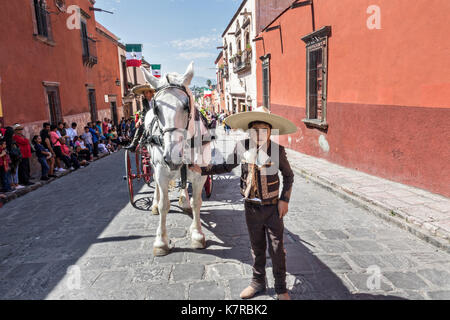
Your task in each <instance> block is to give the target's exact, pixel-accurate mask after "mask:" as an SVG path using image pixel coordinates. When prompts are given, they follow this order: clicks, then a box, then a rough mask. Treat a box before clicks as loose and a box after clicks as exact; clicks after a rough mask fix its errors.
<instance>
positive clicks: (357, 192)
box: [286, 149, 450, 252]
mask: <svg viewBox="0 0 450 320" xmlns="http://www.w3.org/2000/svg"><path fill="white" fill-rule="evenodd" d="M286 150H287V154H288V158H289V160H290V162H291V166H292V168H293V170H295V171H296V172H297V173H299V174H301V175H302V176H304V177H305V178H307V179H310V180H311V181H313V182H315V183H318V184H320V185H322V186H324V187H326V188H327V189H329V190H332V191H333V192H335V193H337V194H339V195H340V196H342V197H344V198H346V199H349V200H353V201H354V202H357V203H359V204H361V205H363V207H365V208H366V209H368V210H369V211H371V212H372V213H374V214H376V215H378V216H379V217H381V218H383V219H385V220H388V221H390V222H393V223H395V224H396V225H398V226H400V227H402V228H403V229H406V230H408V231H409V232H411V233H413V234H415V235H416V236H418V237H420V238H421V239H423V240H425V241H427V242H429V243H431V244H433V245H435V246H437V247H439V248H441V249H443V250H445V251H447V252H450V199H449V198H446V197H444V196H440V195H437V194H434V193H431V192H428V191H425V190H421V189H418V188H414V187H411V186H407V185H403V184H400V183H396V182H392V181H389V180H386V179H382V178H379V177H376V176H372V175H369V174H366V173H363V172H360V171H356V170H352V169H348V168H345V167H342V166H339V165H336V164H334V163H331V162H328V161H326V160H324V159H320V158H315V157H311V156H308V155H305V154H302V153H299V152H296V151H293V150H289V149H286Z"/></svg>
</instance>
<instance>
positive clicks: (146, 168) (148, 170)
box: [142, 165, 152, 187]
mask: <svg viewBox="0 0 450 320" xmlns="http://www.w3.org/2000/svg"><path fill="white" fill-rule="evenodd" d="M142 173H143V178H144V182H145V183H146V184H147V185H148V186H149V187H150V184H151V183H152V167H151V166H150V165H143V166H142Z"/></svg>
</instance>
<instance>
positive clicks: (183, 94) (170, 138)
mask: <svg viewBox="0 0 450 320" xmlns="http://www.w3.org/2000/svg"><path fill="white" fill-rule="evenodd" d="M141 70H142V71H143V73H144V76H145V79H146V80H147V81H148V82H149V83H150V85H151V86H152V87H153V88H156V93H155V96H154V97H153V101H152V110H150V112H153V113H154V115H155V116H156V117H157V119H158V120H157V121H158V124H159V128H160V134H161V135H162V136H163V141H164V153H163V157H164V161H165V163H166V164H167V165H168V166H169V168H170V169H171V170H177V169H179V168H180V167H181V165H182V163H183V156H184V147H185V144H186V143H185V142H186V137H187V128H188V125H189V121H190V112H191V111H192V110H191V109H192V108H194V106H191V101H190V96H189V85H190V83H191V81H192V78H193V77H194V66H193V63H191V64H190V65H189V67H188V69H187V70H186V73H185V74H184V75H179V74H177V73H170V74H168V75H166V76H165V77H163V78H161V79H158V78H156V77H154V76H153V75H151V74H150V73H149V72H148V71H147V70H146V69H145V68H141Z"/></svg>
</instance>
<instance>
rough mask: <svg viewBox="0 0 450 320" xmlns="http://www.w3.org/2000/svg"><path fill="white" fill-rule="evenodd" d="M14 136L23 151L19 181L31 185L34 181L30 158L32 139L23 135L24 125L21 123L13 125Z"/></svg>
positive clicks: (24, 184) (21, 151)
mask: <svg viewBox="0 0 450 320" xmlns="http://www.w3.org/2000/svg"><path fill="white" fill-rule="evenodd" d="M13 129H14V136H13V139H14V141H15V142H16V144H17V146H18V147H19V149H20V153H22V160H20V163H19V183H20V184H21V185H23V186H31V185H33V184H34V183H31V182H30V158H31V145H30V140H28V139H27V138H25V136H24V135H23V127H22V126H21V125H20V124H15V125H14V126H13Z"/></svg>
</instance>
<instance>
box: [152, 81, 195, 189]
mask: <svg viewBox="0 0 450 320" xmlns="http://www.w3.org/2000/svg"><path fill="white" fill-rule="evenodd" d="M166 79H167V84H166V85H164V86H162V87H159V88H157V89H156V90H155V96H154V97H153V99H152V100H151V102H150V108H151V109H152V110H153V114H154V117H153V120H152V122H151V123H150V130H149V131H148V132H150V135H149V136H147V137H146V138H145V140H146V141H147V143H149V144H151V145H156V146H159V147H162V148H164V135H165V134H166V133H168V132H173V131H176V130H178V129H179V128H161V127H159V125H158V127H159V135H154V134H153V128H154V126H155V125H157V122H158V120H159V118H158V106H157V105H156V98H157V96H158V94H160V93H161V92H163V91H165V90H167V89H171V88H175V89H178V90H181V91H183V92H184V93H185V94H186V96H187V98H188V103H187V105H185V106H184V108H185V110H187V111H188V114H189V116H188V121H187V125H186V128H185V130H188V128H189V123H190V121H191V118H192V115H191V111H192V106H191V97H190V95H189V93H188V92H187V90H186V87H185V86H182V85H179V84H173V83H170V80H169V76H168V75H167V76H166ZM186 182H187V166H186V164H183V166H182V167H181V184H182V188H183V189H185V188H186Z"/></svg>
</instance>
